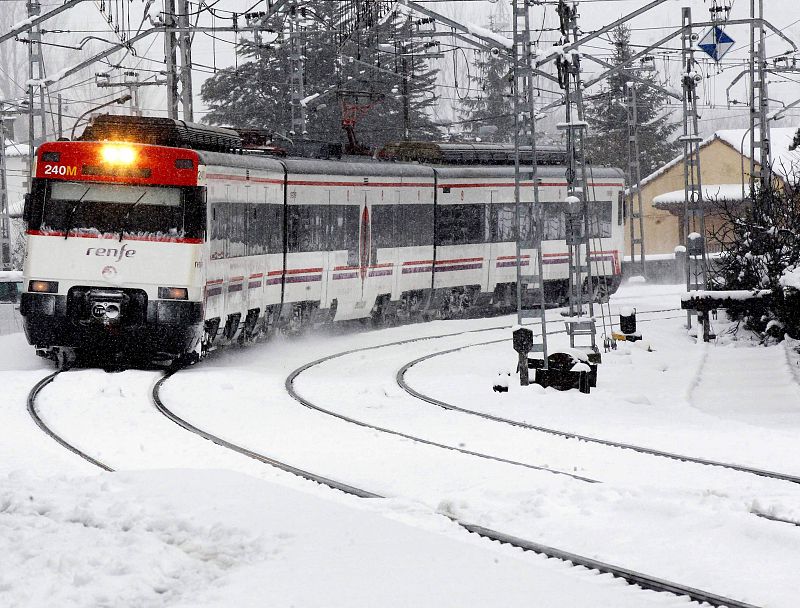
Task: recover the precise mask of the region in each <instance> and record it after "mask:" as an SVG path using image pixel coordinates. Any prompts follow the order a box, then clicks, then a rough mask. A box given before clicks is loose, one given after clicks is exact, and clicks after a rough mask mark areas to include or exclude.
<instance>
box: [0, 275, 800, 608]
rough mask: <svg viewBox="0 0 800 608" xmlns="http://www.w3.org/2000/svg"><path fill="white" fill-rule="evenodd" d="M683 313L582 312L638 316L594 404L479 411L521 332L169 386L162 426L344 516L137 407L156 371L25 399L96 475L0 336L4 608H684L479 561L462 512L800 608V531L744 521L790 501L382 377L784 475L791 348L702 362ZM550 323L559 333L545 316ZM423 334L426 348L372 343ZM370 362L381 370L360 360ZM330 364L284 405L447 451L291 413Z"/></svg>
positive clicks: (790, 416)
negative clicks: (289, 469)
mask: <svg viewBox="0 0 800 608" xmlns="http://www.w3.org/2000/svg"><path fill="white" fill-rule="evenodd" d="M682 293H683V289H682V287H681V286H664V285H647V284H625V285H623V287H622V288H621V289H620V291H619V292H618V293H617V294H616V295H615V296H614V297H613V298H612V302H611V314H612V316H611V318H610V319H609V318H607V317H606V318H601V317H599V316H597V313H596V315H595V316H596V317H597V326H598V332H599V333H601V334H602V333H603V332H609V334H610V329H611V327H610V326H609V325H608V324H609V322H611V321H612V320H615V319H616V318H617V315H618V314H620V313H624V312H626V311H629V310H631V309H633V308H635V309H636V311H637V320H638V323H639V330H640V331H641V333H642V335H643V336H644V337H645V339H646V341H647V343H648V344H645V345H642V344H641V343H634V344H632V343H620V344H619V346H618V348H617V350H615V351H611V352H608V353H604V354H603V363H602V364H600V365H599V367H598V386H597V387H596V388H593V389H592V392H591V394H589V395H584V394H581V393H579V392H578V391H570V392H558V391H555V390H553V389H543V388H541V387H539V386H535V385H534V386H530V387H526V388H523V387H520V386H519V382H518V378H517V376H516V375H514V374H513V372H512V375H511V376H510V377H508V376H506V382H507V384H508V388H509V391H508V392H507V393H496V392H494V391H493V388H492V387H493V385H495V384H497V383H498V381H500V382H501V383H502V381H503V376H502V375H501V376H498V371H499V370H514V369H515V366H516V358H517V354H516V353H515V352H514V351H513V349H512V347H511V343H510V338H511V327H512V326H513V324H514V319H513V318H512V317H504V318H490V319H471V320H460V321H447V322H444V321H438V322H431V323H421V324H415V325H408V326H403V327H396V328H389V329H384V330H380V331H358V332H353V333H341V332H329V333H322V334H319V335H315V336H306V337H300V338H296V339H292V340H288V339H276V340H273V341H272V342H269V343H266V344H263V345H256V346H253V347H250V348H247V349H230V350H227V351H218V352H217V353H215V354H214V356H212V357H211V358H210V359H208V360H207V361H204V362H203V363H201V364H200V365H197V366H194V367H192V368H189V369H187V370H184V371H181V372H179V373H178V374H176V375H175V376H173V377H171V378H170V379H169V380H168V381H167V382H166V383H165V385H164V389H163V394H162V397H163V400H164V402H165V404H166V405H167V406H168V407H169V408H171V409H172V410H174V411H175V413H176V414H178V415H179V416H181V417H184V418H186V419H187V420H189V421H190V422H191V423H192V424H195V425H197V426H199V427H200V428H203V429H207V430H209V431H211V432H214V433H216V434H218V435H220V436H222V437H224V438H225V439H227V440H229V441H234V442H236V443H238V444H241V445H243V446H246V447H249V448H250V449H253V450H257V451H259V452H262V453H263V454H265V455H267V456H270V457H273V458H277V459H280V460H283V461H285V462H288V463H289V464H292V465H294V466H297V467H300V468H304V469H307V470H311V471H314V472H315V473H318V474H321V475H325V476H328V477H331V478H334V479H337V480H340V481H343V482H345V483H349V484H352V485H357V486H358V487H361V488H364V489H366V490H369V491H372V492H375V493H378V494H381V495H383V496H387V498H385V499H357V498H353V497H350V496H346V495H344V494H342V493H340V492H337V491H333V490H330V489H328V488H325V487H321V486H318V485H316V484H314V483H311V482H308V481H305V480H302V479H299V478H297V477H294V476H292V475H290V474H288V473H284V472H282V471H279V470H277V469H274V468H272V467H269V466H266V465H264V464H262V463H259V462H257V461H254V460H251V459H248V458H246V457H244V456H241V455H239V454H235V453H233V452H230V451H228V450H225V449H224V448H222V447H220V446H217V445H215V444H213V443H211V442H209V441H206V440H204V439H202V438H200V437H197V436H196V435H193V434H190V433H187V432H186V431H184V430H183V429H181V428H179V427H178V426H176V425H174V424H173V423H171V422H170V421H168V420H167V419H166V418H164V417H162V416H161V415H160V414H158V412H157V411H156V410H155V409H154V408H153V407H152V405H151V404H150V403H149V391H150V389H151V387H152V384H153V382H154V381H155V380H156V379H157V378H158V377H159V374H158V372H155V371H142V370H129V371H125V372H121V373H114V374H110V373H105V372H103V371H101V370H94V369H89V370H74V371H71V372H69V373H67V374H62V375H60V376H59V377H57V379H56V380H55V381H54V382H53V383H52V384H51V385H50V386H48V387H47V388H46V389H45V390H44V391H43V393H42V394H41V397H40V399H39V410H40V412H41V415H42V416H43V418H44V419H45V420H46V421H47V422H48V423H49V424H51V425H52V426H53V427H54V428H56V429H57V430H58V431H59V432H60V433H63V434H64V435H65V436H66V437H68V438H70V440H72V441H73V442H74V443H76V444H77V445H78V446H79V447H80V448H81V449H84V450H86V451H87V452H89V453H90V454H91V455H93V456H95V457H97V458H101V459H103V460H104V461H106V462H107V463H108V464H109V465H111V466H112V467H114V468H115V469H117V470H118V471H119V472H117V473H103V472H99V471H98V470H96V469H94V468H92V467H91V465H89V464H88V463H87V462H85V461H83V460H81V459H79V458H77V457H76V456H74V455H72V454H70V453H68V452H66V451H65V450H63V449H62V448H60V447H59V446H58V445H57V444H56V443H55V442H53V441H52V440H51V439H49V438H48V437H46V436H45V435H44V434H43V433H41V432H40V431H39V430H38V429H37V428H36V427H35V426H34V424H33V423H32V421H31V420H30V418H29V417H28V415H27V413H26V411H25V399H26V396H27V391H28V390H29V389H30V387H31V386H32V385H33V384H34V383H35V382H36V381H37V380H39V379H41V378H42V377H44V376H45V375H47V374H49V373H50V372H51V368H50V366H49V364H48V363H47V362H45V361H43V360H41V359H39V358H37V357H36V356H35V355H34V353H33V349H32V348H31V347H29V346H28V345H27V344H26V343H25V340H24V337H23V336H22V335H21V334H19V333H15V334H12V335H8V336H0V383H2V384H0V385H2V386H3V388H4V399H3V400H0V528H2V530H3V533H2V534H0V555H2V556H3V557H2V569H0V605H3V606H25V607H28V606H30V607H33V606H36V607H38V606H56V605H57V606H104V605H106V606H111V605H113V606H144V607H150V606H170V607H173V606H174V607H183V606H186V607H188V606H203V607H206V606H220V607H222V606H291V605H295V606H326V607H329V606H334V607H335V606H373V605H381V606H388V607H400V606H409V605H413V606H421V607H431V608H433V607H437V608H438V607H441V606H459V607H472V606H475V607H477V606H501V605H502V606H530V605H531V602H532V601H533V602H534V603H535V605H536V606H541V607H564V606H570V607H587V608H588V607H614V608H618V607H619V608H627V607H629V606H630V607H631V608H633V607H637V608H640V607H647V606H654V607H655V606H659V607H661V608H663V607H669V608H673V607H674V608H677V607H678V606H686V605H687V602H686V600H685V599H682V598H677V597H674V596H670V595H664V594H656V593H652V592H646V591H643V590H641V589H638V588H635V587H632V586H629V585H626V584H624V583H622V582H620V581H618V580H614V579H611V578H610V577H608V576H598V575H597V574H596V573H593V572H589V571H586V570H585V569H580V568H573V567H570V566H569V565H568V564H565V563H563V562H559V561H557V560H548V559H545V558H542V557H540V556H536V555H533V554H528V553H523V552H521V551H519V550H516V549H513V548H510V547H508V546H505V545H500V544H498V543H491V542H487V541H485V540H482V539H480V538H478V537H476V536H475V535H471V534H467V533H466V532H464V531H463V530H462V529H460V528H459V527H457V526H456V525H455V523H453V522H452V521H451V520H450V519H449V517H450V516H456V517H460V518H462V519H464V520H467V521H470V522H473V523H475V524H479V525H482V526H486V527H490V528H494V529H497V530H500V531H502V532H505V533H508V534H513V535H516V536H519V537H522V538H526V539H529V540H531V541H535V542H540V543H543V544H546V545H550V546H555V547H558V548H560V549H563V550H566V551H572V552H574V553H578V554H582V555H586V556H589V557H592V558H595V559H599V560H602V561H606V562H610V563H614V564H617V565H620V566H623V567H628V568H630V569H633V570H638V571H641V572H645V573H647V574H650V575H652V576H657V577H660V578H664V579H668V580H673V581H676V582H680V583H682V584H686V585H691V586H694V587H697V588H701V589H704V590H707V591H711V592H714V593H718V594H721V595H725V596H729V597H733V598H736V599H739V600H741V601H746V602H750V603H752V604H754V605H760V606H770V607H771V608H789V607H793V606H795V605H796V593H795V590H794V586H795V585H794V584H793V583H792V581H793V580H795V578H796V572H797V569H798V567H800V555H798V553H797V550H796V547H797V542H798V540H800V538H798V535H799V534H800V532H798V528H797V527H796V526H791V525H787V524H785V523H781V522H778V521H770V520H767V519H764V518H762V517H758V516H756V515H755V513H761V514H765V515H769V516H771V517H774V518H779V519H787V520H795V521H800V508H798V507H797V505H798V504H800V503H799V502H798V501H799V500H800V488H798V487H797V486H795V485H793V484H788V483H785V482H780V481H775V480H770V479H766V478H761V477H756V476H753V475H747V474H743V473H740V472H736V471H732V470H729V469H722V468H716V467H706V466H702V465H698V464H694V463H688V462H681V461H675V460H668V459H664V458H657V457H654V456H649V455H643V454H638V453H635V452H632V451H630V450H620V449H616V448H612V447H609V446H603V445H598V444H594V443H588V442H585V441H576V440H571V439H566V438H564V437H560V436H556V435H548V434H544V433H540V432H537V431H532V430H530V429H525V428H519V427H512V426H510V425H506V424H502V423H499V422H492V421H488V420H484V419H480V418H478V417H475V416H469V415H466V414H463V413H457V412H452V411H448V410H444V409H441V408H438V407H435V406H433V405H430V404H428V403H424V402H422V401H420V400H418V399H415V398H413V397H411V396H410V395H408V394H407V393H406V392H405V391H403V390H402V389H401V388H400V387H399V386H398V385H397V383H396V380H395V376H396V374H397V370H398V369H399V368H400V367H401V366H402V365H404V364H406V363H408V362H409V361H412V360H414V359H418V358H419V357H422V356H424V355H427V354H436V355H437V356H434V357H432V358H430V359H426V360H424V361H421V362H420V363H418V364H416V365H414V366H413V367H411V368H410V369H409V370H408V372H407V374H406V381H407V382H408V383H409V385H411V386H412V387H413V388H414V389H415V390H418V391H420V392H422V393H424V394H427V395H430V396H431V397H434V398H436V399H440V400H442V401H446V402H449V403H453V404H456V405H459V406H461V407H466V408H468V409H472V410H476V411H482V412H487V413H491V414H492V415H495V416H500V417H503V418H508V419H513V420H519V421H523V422H526V423H529V424H537V425H540V426H545V427H548V428H555V429H562V430H568V431H570V432H573V433H580V434H585V435H590V436H596V437H602V438H605V439H610V440H616V441H625V442H629V443H634V444H639V445H647V446H650V447H653V448H657V449H662V450H666V451H672V452H678V453H683V454H688V455H693V456H697V457H704V458H711V459H716V460H724V461H730V462H738V463H742V464H746V465H749V466H755V467H760V468H764V469H770V470H778V471H783V472H787V473H792V474H795V475H798V474H800V464H799V463H800V458H798V457H799V456H800V446H798V443H797V441H796V437H797V434H798V432H800V405H798V404H800V390H799V389H798V384H797V378H796V377H795V374H797V373H800V372H798V371H797V370H798V360H799V359H800V357H798V355H797V353H796V352H795V350H794V348H795V347H796V346H797V345H796V344H794V343H793V342H786V343H783V344H779V345H775V346H770V347H761V346H758V345H757V343H756V342H755V341H753V340H750V339H749V338H748V337H747V335H746V334H744V333H741V334H738V335H736V334H733V333H732V328H733V327H734V326H732V325H731V324H728V323H726V322H725V321H724V320H723V319H722V317H720V320H719V321H716V322H715V333H716V334H717V335H718V336H720V337H719V338H718V339H717V342H716V343H712V344H708V345H706V344H703V343H702V342H698V341H697V340H695V339H694V338H692V337H691V336H689V335H687V332H686V330H685V328H684V327H683V324H684V323H685V321H686V313H685V312H681V311H680V310H677V309H678V308H679V306H680V301H681V294H682ZM665 309H671V310H669V311H666V312H654V311H665ZM548 320H549V321H550V323H551V325H550V327H551V328H554V327H559V328H560V327H563V326H562V325H560V323H556V322H557V321H560V320H561V317H560V314H559V312H558V311H549V312H548ZM467 331H469V332H471V333H464V332H467ZM445 334H450V335H449V336H446V337H444V336H445ZM437 336H440V337H437ZM414 337H426V338H428V339H426V340H423V341H419V342H413V343H405V344H397V345H394V346H385V345H386V344H388V343H390V342H396V341H400V340H408V339H409V338H414ZM368 347H379V348H373V349H372V350H355V351H353V349H364V348H368ZM650 347H652V348H650ZM569 348H570V347H569V340H568V338H567V337H566V336H564V335H563V334H556V335H554V336H553V337H552V339H551V341H550V352H556V351H558V350H567V349H569ZM345 351H353V352H349V354H343V355H342V356H340V357H338V358H335V359H332V360H329V361H327V362H325V363H322V364H320V365H317V366H314V367H312V368H309V369H308V370H306V371H305V372H303V373H302V374H300V375H299V376H298V377H297V379H296V389H297V390H298V391H299V392H300V393H301V394H302V395H303V396H304V397H305V398H306V399H309V400H310V401H312V402H314V403H318V404H320V405H321V406H323V407H324V408H326V409H327V410H329V411H330V412H331V413H333V414H335V415H337V416H348V417H352V418H355V419H357V420H361V421H364V422H366V423H369V424H372V425H375V426H378V427H381V428H385V429H387V430H389V431H393V432H394V433H403V434H406V435H409V436H416V437H421V438H424V439H426V440H428V441H432V442H436V443H440V444H443V445H448V446H451V447H452V448H453V449H442V448H441V447H436V446H433V445H426V444H423V443H420V442H418V441H414V440H412V439H409V438H407V437H401V436H398V435H396V434H390V433H387V432H381V431H378V430H375V429H372V428H366V427H363V426H357V425H354V424H352V423H350V422H347V421H345V420H343V419H341V418H337V417H335V416H333V415H330V414H325V413H322V412H318V411H314V410H311V409H308V408H306V407H302V406H301V405H300V404H299V403H297V402H296V401H294V400H293V399H292V398H291V397H290V396H289V395H288V394H287V393H286V392H285V390H284V388H283V387H284V381H285V379H286V376H287V375H288V374H289V372H291V371H292V370H294V369H296V368H298V367H299V366H301V365H304V364H305V363H308V362H309V361H311V360H314V359H316V358H318V357H322V356H326V355H328V354H334V353H344V352H345ZM578 352H580V351H578ZM581 354H582V353H581ZM578 365H581V364H578ZM501 373H507V372H501ZM459 449H460V450H468V451H471V452H474V453H479V454H484V455H492V456H496V457H500V458H505V459H507V460H511V461H515V462H517V463H519V464H511V463H508V462H499V461H496V460H490V459H487V458H478V457H476V456H475V455H470V454H467V453H464V452H463V451H462V452H459V451H457V450H459ZM523 465H527V466H523ZM533 465H535V466H537V467H545V470H540V469H535V468H531V467H532V466H533ZM557 471H560V472H564V473H570V474H574V475H578V476H581V477H585V478H590V479H593V480H597V481H599V482H600V483H587V482H586V481H582V480H580V479H576V478H573V477H569V476H566V475H556V474H554V472H557Z"/></svg>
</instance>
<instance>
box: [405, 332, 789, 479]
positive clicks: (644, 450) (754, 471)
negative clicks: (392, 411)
mask: <svg viewBox="0 0 800 608" xmlns="http://www.w3.org/2000/svg"><path fill="white" fill-rule="evenodd" d="M506 341H507V340H506ZM496 342H498V341H495V340H492V341H487V342H480V343H475V344H470V345H465V346H459V347H457V348H451V349H448V350H443V351H438V352H435V353H430V354H428V355H424V356H422V357H419V358H417V359H414V360H413V361H409V362H408V363H406V364H405V365H403V366H402V367H401V368H400V369H399V370H398V372H397V375H396V377H395V379H396V381H397V384H398V386H400V388H402V389H403V390H404V391H405V392H406V393H408V394H409V395H411V396H412V397H414V398H416V399H419V400H421V401H425V402H427V403H430V404H431V405H435V406H437V407H440V408H443V409H446V410H450V411H453V412H459V413H462V414H467V415H470V416H477V417H479V418H483V419H485V420H490V421H492V422H498V423H502V424H507V425H510V426H514V427H518V428H523V429H529V430H531V431H537V432H540V433H546V434H549V435H556V436H559V437H564V438H566V439H575V440H577V441H585V442H587V443H595V444H599V445H605V446H609V447H614V448H619V449H624V450H631V451H634V452H638V453H640V454H647V455H650V456H657V457H661V458H669V459H671V460H679V461H682V462H692V463H695V464H701V465H706V466H713V467H721V468H725V469H731V470H734V471H738V472H740V473H747V474H751V475H757V476H759V477H767V478H770V479H776V480H779V481H786V482H789V483H794V484H800V477H799V476H796V475H790V474H788V473H780V472H777V471H768V470H765V469H759V468H756V467H749V466H746V465H740V464H736V463H728V462H721V461H717V460H711V459H707V458H698V457H695V456H689V455H686V454H677V453H674V452H667V451H664V450H658V449H655V448H650V447H646V446H640V445H634V444H630V443H624V442H620V441H613V440H610V439H603V438H601V437H592V436H589V435H581V434H578V433H572V432H570V431H564V430H560V429H552V428H548V427H544V426H540V425H536V424H530V423H527V422H522V421H520V420H513V419H510V418H504V417H502V416H496V415H494V414H488V413H485V412H480V411H477V410H472V409H469V408H466V407H461V406H459V405H455V404H453V403H448V402H446V401H442V400H440V399H436V398H435V397H431V396H430V395H426V394H424V393H422V392H420V391H418V390H416V389H414V388H413V387H412V386H410V385H409V384H408V382H406V379H405V376H406V373H407V372H408V370H409V369H411V368H412V367H414V366H415V365H418V364H420V363H423V362H424V361H428V360H430V359H433V358H435V357H439V356H443V355H447V354H451V353H454V352H458V351H461V350H466V349H468V348H475V347H480V346H487V345H490V344H493V343H496Z"/></svg>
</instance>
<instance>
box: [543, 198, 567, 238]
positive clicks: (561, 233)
mask: <svg viewBox="0 0 800 608" xmlns="http://www.w3.org/2000/svg"><path fill="white" fill-rule="evenodd" d="M564 213H565V208H564V203H553V202H550V203H544V217H543V219H542V221H543V224H544V225H543V232H542V239H543V240H545V241H560V240H562V239H565V238H567V220H566V217H565V216H564Z"/></svg>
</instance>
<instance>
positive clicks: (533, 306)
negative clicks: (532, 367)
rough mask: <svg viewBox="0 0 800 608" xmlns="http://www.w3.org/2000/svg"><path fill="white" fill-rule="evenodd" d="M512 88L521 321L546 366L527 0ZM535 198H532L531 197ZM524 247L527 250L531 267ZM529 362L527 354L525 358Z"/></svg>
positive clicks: (521, 5) (521, 10)
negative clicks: (525, 173)
mask: <svg viewBox="0 0 800 608" xmlns="http://www.w3.org/2000/svg"><path fill="white" fill-rule="evenodd" d="M511 9H512V11H513V13H514V16H513V20H514V22H513V36H514V38H513V43H514V47H513V60H514V64H513V66H512V73H513V87H514V90H513V93H514V100H513V101H514V202H515V205H514V211H515V212H514V223H515V233H516V261H517V265H516V266H517V293H516V297H517V323H518V324H519V325H523V324H524V322H525V320H526V319H536V320H537V321H538V325H539V330H540V331H539V334H538V336H534V338H533V343H532V344H531V350H530V351H529V352H540V353H542V357H543V363H542V369H545V370H546V369H547V368H548V366H547V356H548V352H547V321H546V319H545V299H544V280H543V276H542V275H543V272H542V269H543V258H542V228H543V223H544V222H543V217H544V214H543V210H542V206H541V204H540V202H539V178H538V175H537V159H536V95H535V91H534V72H533V61H534V59H535V56H536V49H535V48H534V43H533V41H532V40H531V27H530V8H529V7H528V3H527V2H526V0H513V2H512V7H511ZM525 140H526V141H527V144H528V148H529V150H530V154H531V161H530V162H531V165H530V180H531V195H528V196H525V197H524V198H525V202H523V196H522V167H521V165H522V163H521V160H520V144H521V142H522V141H525ZM531 199H532V200H531ZM523 250H524V251H527V252H529V253H528V254H527V270H525V271H523V269H522V267H523V264H526V261H525V258H524V257H523ZM525 363H526V365H527V358H526V361H525ZM520 379H521V382H522V384H523V385H526V384H527V383H528V370H527V367H525V368H524V369H522V368H521V369H520Z"/></svg>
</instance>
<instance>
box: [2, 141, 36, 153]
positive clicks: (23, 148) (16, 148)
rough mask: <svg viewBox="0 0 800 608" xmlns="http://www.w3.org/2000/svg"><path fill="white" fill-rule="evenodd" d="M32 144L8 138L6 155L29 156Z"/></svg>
mask: <svg viewBox="0 0 800 608" xmlns="http://www.w3.org/2000/svg"><path fill="white" fill-rule="evenodd" d="M28 154H30V146H28V145H27V144H18V143H17V142H15V141H12V140H10V139H6V156H28Z"/></svg>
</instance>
